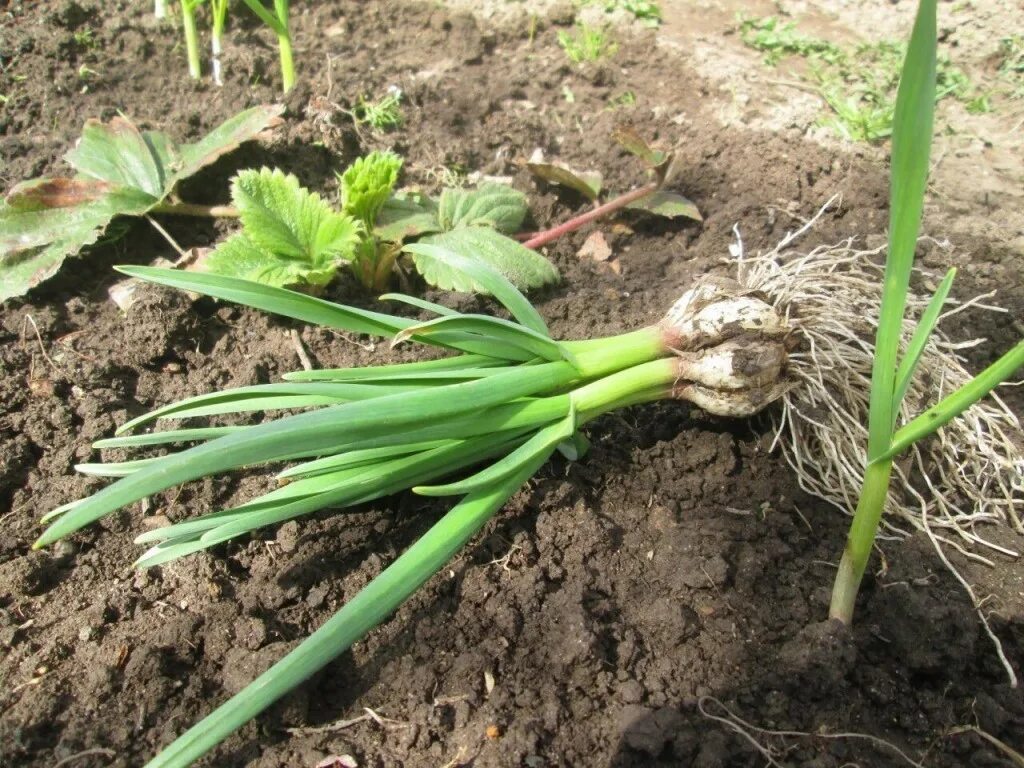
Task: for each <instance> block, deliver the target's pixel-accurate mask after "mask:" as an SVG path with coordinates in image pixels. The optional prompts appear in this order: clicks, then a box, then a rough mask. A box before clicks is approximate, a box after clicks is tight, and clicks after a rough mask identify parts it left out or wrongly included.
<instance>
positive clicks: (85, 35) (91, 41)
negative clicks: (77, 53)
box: [73, 27, 96, 50]
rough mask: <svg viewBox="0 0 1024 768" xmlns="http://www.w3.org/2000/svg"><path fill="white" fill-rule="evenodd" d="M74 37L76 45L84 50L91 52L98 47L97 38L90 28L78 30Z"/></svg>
mask: <svg viewBox="0 0 1024 768" xmlns="http://www.w3.org/2000/svg"><path fill="white" fill-rule="evenodd" d="M73 37H74V40H75V45H77V46H78V47H79V48H82V49H83V50H91V49H93V48H95V47H96V38H95V36H94V35H93V33H92V30H91V29H89V28H88V27H86V28H85V29H80V30H78V31H77V32H75V33H74V35H73Z"/></svg>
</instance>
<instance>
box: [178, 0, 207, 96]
mask: <svg viewBox="0 0 1024 768" xmlns="http://www.w3.org/2000/svg"><path fill="white" fill-rule="evenodd" d="M181 24H182V27H183V28H184V30H185V51H186V55H187V56H188V73H189V75H190V76H191V77H192V78H193V79H195V80H198V79H199V77H200V76H201V74H202V69H201V66H200V63H199V34H198V32H197V31H196V13H195V0H183V2H182V3H181Z"/></svg>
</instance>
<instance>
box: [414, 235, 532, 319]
mask: <svg viewBox="0 0 1024 768" xmlns="http://www.w3.org/2000/svg"><path fill="white" fill-rule="evenodd" d="M402 250H404V251H407V252H409V253H419V254H423V255H424V256H428V257H430V258H433V259H437V260H438V261H441V262H444V263H445V264H447V265H448V266H449V267H451V268H452V269H457V270H459V271H460V272H462V273H463V274H465V275H466V276H468V277H469V278H470V279H472V280H473V282H475V283H477V284H478V285H479V286H480V287H481V288H483V289H484V290H486V291H487V292H488V293H490V294H491V295H492V296H494V298H495V299H497V300H498V301H499V302H500V303H501V305H502V306H503V307H505V309H507V310H508V311H509V312H510V313H512V317H514V318H515V319H516V320H518V321H519V322H520V323H521V324H522V325H525V326H526V327H527V328H529V329H531V330H534V331H536V332H537V333H540V334H543V335H544V336H548V337H550V336H551V331H549V330H548V326H547V323H545V322H544V318H543V317H541V316H540V312H538V311H537V310H536V309H535V308H534V306H533V305H532V304H531V303H530V302H529V300H528V299H527V298H526V297H525V296H523V294H522V293H520V292H519V289H518V288H516V287H515V286H514V285H512V283H510V282H509V281H508V279H507V278H506V277H505V276H504V275H502V274H501V273H500V272H498V271H497V270H495V269H492V268H491V267H489V266H487V265H486V264H484V263H483V262H481V261H473V260H472V259H467V258H465V257H463V256H460V255H459V254H457V253H455V252H454V251H451V250H449V249H447V248H442V247H441V246H439V245H430V244H428V243H409V244H407V245H405V246H404V247H403V248H402Z"/></svg>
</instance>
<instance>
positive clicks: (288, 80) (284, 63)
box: [277, 17, 295, 93]
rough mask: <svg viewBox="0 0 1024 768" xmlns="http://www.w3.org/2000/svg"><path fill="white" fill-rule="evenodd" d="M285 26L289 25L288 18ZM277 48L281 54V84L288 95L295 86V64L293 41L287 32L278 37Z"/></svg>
mask: <svg viewBox="0 0 1024 768" xmlns="http://www.w3.org/2000/svg"><path fill="white" fill-rule="evenodd" d="M285 24H287V17H286V19H285ZM286 30H287V27H286ZM277 46H278V49H279V51H280V54H281V84H282V87H283V88H284V92H285V93H288V91H290V90H291V89H292V87H293V86H294V85H295V64H294V62H293V61H292V40H291V37H290V35H289V34H288V32H287V31H286V32H285V34H283V35H279V36H278V38H277Z"/></svg>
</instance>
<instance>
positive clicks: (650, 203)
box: [626, 189, 704, 221]
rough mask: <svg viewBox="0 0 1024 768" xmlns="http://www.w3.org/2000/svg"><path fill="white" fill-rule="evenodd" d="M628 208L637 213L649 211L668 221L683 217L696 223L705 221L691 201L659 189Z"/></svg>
mask: <svg viewBox="0 0 1024 768" xmlns="http://www.w3.org/2000/svg"><path fill="white" fill-rule="evenodd" d="M626 207H627V208H631V209H633V210H635V211H647V213H653V214H654V215H655V216H663V217H665V218H667V219H674V218H677V217H680V216H682V217H684V218H687V219H693V220H694V221H704V217H703V216H701V215H700V211H699V210H697V206H696V205H694V204H693V203H692V202H691V201H689V200H687V199H686V198H685V197H683V196H682V195H678V194H676V193H675V192H666V191H665V190H663V189H659V190H658V191H657V192H653V193H651V194H650V195H647V197H641V198H640V199H639V200H636V201H634V202H632V203H630V204H629V205H627V206H626Z"/></svg>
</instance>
